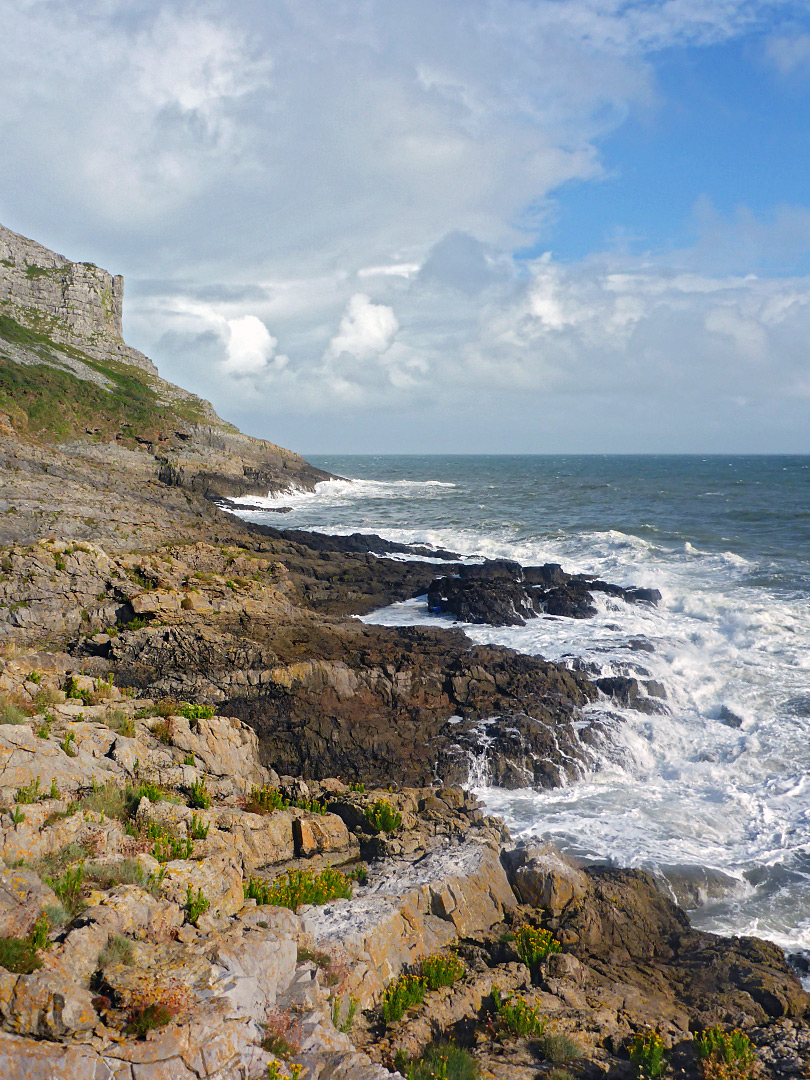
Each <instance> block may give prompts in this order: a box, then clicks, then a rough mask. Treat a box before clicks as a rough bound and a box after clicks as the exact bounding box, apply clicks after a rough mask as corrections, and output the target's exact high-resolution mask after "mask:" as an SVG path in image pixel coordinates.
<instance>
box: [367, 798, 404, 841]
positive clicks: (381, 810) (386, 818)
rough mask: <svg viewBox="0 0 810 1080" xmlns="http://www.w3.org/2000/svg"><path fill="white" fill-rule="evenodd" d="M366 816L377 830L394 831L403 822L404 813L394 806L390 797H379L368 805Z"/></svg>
mask: <svg viewBox="0 0 810 1080" xmlns="http://www.w3.org/2000/svg"><path fill="white" fill-rule="evenodd" d="M365 817H366V821H367V822H368V823H369V824H370V825H372V826H373V827H374V828H375V829H376V830H377V832H386V833H390V832H394V830H395V829H398V828H399V827H400V825H401V824H402V814H400V812H399V811H398V810H395V809H394V808H393V806H392V805H391V803H390V802H389V801H388V799H377V800H376V801H375V802H373V803H372V804H371V806H367V807H366V810H365Z"/></svg>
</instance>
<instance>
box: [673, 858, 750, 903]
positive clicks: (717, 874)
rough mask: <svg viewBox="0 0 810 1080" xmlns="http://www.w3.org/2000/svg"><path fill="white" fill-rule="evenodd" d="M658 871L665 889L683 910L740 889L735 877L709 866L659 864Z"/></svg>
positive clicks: (739, 883)
mask: <svg viewBox="0 0 810 1080" xmlns="http://www.w3.org/2000/svg"><path fill="white" fill-rule="evenodd" d="M659 872H660V874H661V876H662V877H663V879H664V891H665V892H668V893H670V894H671V896H672V899H673V900H675V902H676V903H677V904H679V905H680V906H681V907H682V908H684V910H686V911H693V910H695V909H696V908H699V907H702V906H703V905H704V904H706V903H708V902H709V901H710V900H718V899H720V897H723V896H728V895H729V894H734V893H739V892H740V891H741V889H742V888H743V885H742V883H741V882H740V881H739V880H738V879H737V878H734V877H731V875H730V874H724V873H723V872H722V870H715V869H713V868H712V867H710V866H662V867H659Z"/></svg>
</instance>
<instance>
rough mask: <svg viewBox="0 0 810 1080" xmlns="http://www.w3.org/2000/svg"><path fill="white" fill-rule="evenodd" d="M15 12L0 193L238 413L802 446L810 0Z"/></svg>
mask: <svg viewBox="0 0 810 1080" xmlns="http://www.w3.org/2000/svg"><path fill="white" fill-rule="evenodd" d="M0 14H1V15H2V26H3V32H2V35H0V100H2V102H3V105H2V108H0V140H1V141H0V145H2V148H3V168H2V169H0V222H2V223H3V224H4V225H6V226H7V227H9V228H11V229H14V230H16V231H18V232H21V233H23V234H24V235H26V236H30V237H32V238H34V239H36V240H38V241H39V242H40V243H43V244H46V245H47V246H48V247H51V248H53V249H55V250H57V251H59V252H60V253H62V254H64V255H67V256H68V257H69V258H71V259H74V260H76V261H93V262H96V263H98V264H99V265H101V266H104V267H105V268H107V269H109V270H110V271H112V272H114V273H121V274H123V275H124V277H125V281H126V291H125V311H124V328H125V337H126V340H127V341H128V343H129V344H131V345H134V346H135V347H136V348H139V349H141V350H143V351H144V352H145V353H147V354H148V355H149V356H150V357H152V359H153V360H154V361H155V363H156V364H157V365H158V367H159V369H160V372H161V374H162V375H163V376H164V377H165V378H167V379H170V380H171V381H173V382H177V383H179V384H181V385H182V386H185V387H187V388H188V389H191V390H193V391H195V392H196V393H199V394H201V395H203V396H204V397H207V398H209V399H210V400H212V401H213V403H214V405H215V407H216V408H217V410H218V412H219V413H220V415H222V416H224V417H225V418H227V419H228V420H231V421H232V422H234V423H236V424H238V425H239V426H240V427H241V428H242V429H243V430H245V431H247V432H249V433H250V434H253V435H258V436H261V437H263V438H268V439H271V440H272V441H274V442H277V443H280V444H281V445H284V446H288V447H290V448H292V449H295V450H298V451H300V452H302V453H305V454H307V453H308V454H310V455H318V454H328V453H432V452H433V453H555V452H559V453H625V452H629V453H647V452H649V453H810V108H808V103H809V101H810V5H808V4H807V2H806V0H800V2H797V0H408V2H407V3H397V2H394V0H292V2H287V0H274V2H267V0H228V2H227V3H220V2H216V0H213V2H205V0H202V2H200V0H198V2H195V3H193V4H192V3H173V2H160V3H156V2H150V0H138V3H135V2H132V0H92V2H91V0H69V2H64V0H15V2H14V3H13V4H12V3H9V2H8V0H0Z"/></svg>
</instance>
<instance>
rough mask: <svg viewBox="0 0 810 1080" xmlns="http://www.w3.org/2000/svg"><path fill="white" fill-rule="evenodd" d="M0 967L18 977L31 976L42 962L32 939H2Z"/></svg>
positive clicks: (0, 943)
mask: <svg viewBox="0 0 810 1080" xmlns="http://www.w3.org/2000/svg"><path fill="white" fill-rule="evenodd" d="M0 967H3V968H5V969H6V971H12V972H14V973H15V974H16V975H30V974H31V972H32V971H36V969H37V968H38V967H42V961H41V960H40V959H39V957H38V956H37V951H36V949H35V948H34V945H33V943H32V941H31V939H30V938H13V937H0Z"/></svg>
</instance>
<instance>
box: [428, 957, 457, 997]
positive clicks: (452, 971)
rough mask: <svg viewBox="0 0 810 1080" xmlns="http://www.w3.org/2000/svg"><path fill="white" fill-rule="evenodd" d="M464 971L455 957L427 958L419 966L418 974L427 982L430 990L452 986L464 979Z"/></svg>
mask: <svg viewBox="0 0 810 1080" xmlns="http://www.w3.org/2000/svg"><path fill="white" fill-rule="evenodd" d="M466 970H467V969H466V968H465V966H464V964H463V963H462V962H461V960H459V958H458V957H457V956H428V957H426V958H425V959H424V960H423V961H422V963H421V965H420V973H421V974H422V975H423V976H424V978H425V979H426V980H427V984H428V989H430V990H438V989H439V987H440V986H453V984H454V983H456V982H458V980H459V979H462V978H463V977H464V974H465V972H466Z"/></svg>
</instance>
